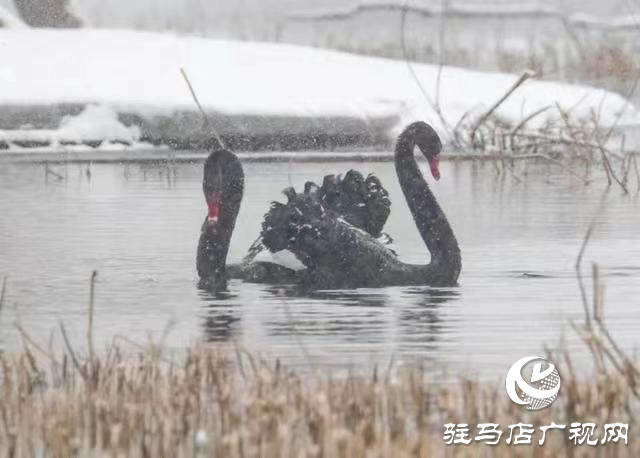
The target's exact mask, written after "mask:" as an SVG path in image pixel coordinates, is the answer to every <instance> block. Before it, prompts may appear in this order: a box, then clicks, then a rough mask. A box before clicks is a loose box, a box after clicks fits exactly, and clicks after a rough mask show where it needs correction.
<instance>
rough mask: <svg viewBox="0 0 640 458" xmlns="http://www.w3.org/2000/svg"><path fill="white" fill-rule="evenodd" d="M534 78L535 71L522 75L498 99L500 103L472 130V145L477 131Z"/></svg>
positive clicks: (481, 118)
mask: <svg viewBox="0 0 640 458" xmlns="http://www.w3.org/2000/svg"><path fill="white" fill-rule="evenodd" d="M533 76H535V72H534V71H533V70H527V71H525V72H523V73H522V75H520V78H518V79H517V80H516V82H515V83H513V86H511V88H509V90H508V91H507V92H506V93H505V94H504V95H503V96H502V97H501V98H500V99H498V101H496V102H495V103H494V104H493V105H492V106H491V107H490V108H489V109H488V110H487V112H486V113H485V114H484V115H482V116H481V117H480V119H478V121H477V122H476V123H475V125H474V127H473V128H472V129H471V133H470V135H469V138H470V139H471V143H473V139H474V137H475V134H476V131H477V130H478V129H479V128H480V126H482V125H483V124H484V123H485V122H486V121H487V119H489V117H490V116H491V115H492V114H493V113H494V112H495V111H496V110H497V109H498V108H499V107H500V105H502V104H503V103H504V102H505V101H506V100H507V99H508V98H509V97H511V95H512V94H513V93H514V92H515V91H516V89H518V88H519V87H520V86H522V84H524V82H525V81H527V80H528V79H529V78H532V77H533Z"/></svg>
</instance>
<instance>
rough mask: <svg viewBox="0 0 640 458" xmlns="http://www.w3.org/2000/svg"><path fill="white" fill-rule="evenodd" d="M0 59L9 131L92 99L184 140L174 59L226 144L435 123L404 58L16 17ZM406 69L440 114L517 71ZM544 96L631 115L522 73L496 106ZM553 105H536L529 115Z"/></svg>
mask: <svg viewBox="0 0 640 458" xmlns="http://www.w3.org/2000/svg"><path fill="white" fill-rule="evenodd" d="M0 62H2V66H1V67H0V129H4V130H5V131H6V130H8V129H13V130H14V132H13V133H14V134H15V133H16V132H17V131H16V129H21V130H23V131H24V124H30V126H29V128H32V129H46V128H48V129H52V128H56V127H57V126H58V125H60V119H59V118H60V117H58V119H55V115H50V114H49V116H45V115H43V114H42V111H43V107H53V108H52V112H53V113H65V109H61V107H76V108H75V109H76V111H79V109H78V108H77V107H78V106H80V107H82V106H84V105H90V104H98V105H100V106H102V107H106V108H103V109H105V110H114V112H117V113H118V114H119V122H120V123H124V124H127V125H128V126H131V125H134V124H135V125H136V127H134V128H133V129H136V128H137V129H139V130H140V137H139V138H141V139H143V140H144V139H150V140H158V139H159V140H160V141H166V140H167V139H174V140H175V139H177V140H178V143H180V140H183V141H184V142H185V143H187V144H188V143H189V141H190V140H191V139H192V138H196V137H204V136H207V135H206V134H205V133H203V131H202V120H201V117H200V115H199V113H198V112H197V110H196V108H195V106H194V102H193V100H192V99H191V96H190V94H189V91H188V89H187V87H186V85H185V82H184V81H183V79H182V76H181V75H180V71H179V69H180V68H181V67H182V68H184V69H185V70H186V71H187V73H188V75H189V77H190V79H191V81H192V83H193V85H194V87H195V89H196V91H197V93H198V97H199V98H200V101H201V102H202V105H203V106H204V107H205V109H206V110H207V111H208V112H209V113H210V114H211V116H212V119H213V121H214V124H215V125H216V127H217V129H218V130H219V132H220V134H221V135H222V136H223V137H227V138H230V139H236V142H235V143H234V142H232V144H234V145H235V146H236V147H238V146H237V145H240V148H241V147H242V145H243V139H245V138H254V139H255V138H259V139H262V141H263V143H264V145H265V148H267V149H268V147H269V146H271V147H273V148H286V147H287V145H283V144H282V142H283V141H287V139H291V138H295V137H296V136H308V137H311V138H316V137H323V136H324V137H326V138H330V137H332V136H340V135H343V136H345V142H344V143H346V144H348V143H349V141H351V140H353V141H356V140H359V141H361V143H363V144H366V143H367V142H371V143H375V142H381V141H384V139H389V138H391V136H392V135H393V134H395V130H397V128H399V127H400V126H401V125H402V124H404V123H406V122H409V121H410V120H414V119H425V120H427V121H430V122H431V123H433V124H434V125H435V126H436V127H439V128H442V125H441V122H440V118H439V116H437V115H436V112H435V110H434V107H433V106H432V104H431V103H430V102H429V101H428V100H426V98H425V97H424V95H423V94H422V92H421V90H420V88H419V87H418V85H417V84H416V82H415V81H414V79H413V78H412V76H411V72H410V71H409V68H408V66H407V64H406V63H405V62H398V61H391V60H386V59H379V58H368V57H359V56H354V55H350V54H344V53H339V52H334V51H325V50H319V49H312V48H305V47H300V46H292V45H280V44H270V43H251V42H230V41H222V40H207V39H199V38H185V37H177V36H173V35H169V34H152V33H139V32H131V31H114V30H64V31H63V30H28V29H27V30H1V31H0ZM413 69H414V71H415V73H416V75H417V77H418V79H419V80H420V82H421V84H422V86H423V87H424V89H425V91H426V92H427V94H428V97H429V98H430V99H431V101H432V102H433V101H435V100H436V99H439V101H440V105H441V111H442V116H443V118H444V119H445V120H446V122H447V123H449V124H451V125H455V124H456V123H457V122H458V120H459V119H460V118H461V117H462V116H464V115H465V114H467V117H468V116H469V113H471V114H473V113H476V114H480V113H482V112H484V110H486V109H487V107H489V106H490V105H491V104H493V103H494V102H495V101H496V100H497V99H499V98H500V97H501V96H502V95H503V94H504V92H505V91H506V90H507V89H508V88H509V87H510V86H511V85H512V84H513V82H514V81H515V80H516V79H517V77H516V76H514V75H507V74H498V73H482V72H477V71H470V70H464V69H460V68H452V67H444V68H442V74H441V78H440V85H439V88H440V89H439V96H438V97H436V87H438V84H437V81H438V67H437V66H432V65H414V66H413ZM555 103H558V104H559V105H560V106H561V107H563V108H564V109H566V110H570V111H571V114H572V116H574V117H577V118H580V117H591V115H592V111H595V112H597V113H598V114H599V117H600V121H601V123H602V124H604V125H607V124H614V123H620V124H625V125H629V124H640V113H639V112H638V110H637V109H636V108H635V107H633V106H632V105H631V104H630V103H628V102H627V101H626V100H625V99H624V98H622V97H620V96H619V95H616V94H613V93H610V92H606V91H603V90H600V89H594V88H589V87H585V86H573V85H568V84H561V83H550V82H540V81H528V82H526V83H525V84H524V85H523V86H522V87H521V88H519V89H518V90H517V91H516V92H515V93H514V94H513V95H512V96H511V97H510V98H509V99H508V100H507V101H506V102H505V103H504V104H502V105H501V106H500V107H499V108H498V110H497V111H496V115H497V116H499V117H500V118H501V119H503V120H505V121H508V122H511V123H513V124H517V123H518V122H519V121H520V120H521V119H523V118H525V117H526V116H527V115H529V114H530V113H533V112H535V111H536V110H540V109H541V108H543V107H546V106H549V105H554V104H555ZM16 110H18V111H20V112H21V114H20V116H17V115H15V113H16ZM557 113H558V110H547V111H546V112H545V113H544V114H543V115H541V116H538V117H536V118H535V119H534V121H533V122H536V123H542V122H544V121H547V120H549V119H550V118H556V117H557V116H558V114H557ZM30 117H32V118H33V119H31V118H30ZM109 122H110V121H109ZM122 127H123V128H124V126H122ZM125 129H126V128H125ZM99 130H100V129H99ZM132 132H133V131H132ZM443 133H444V131H443ZM2 135H9V134H7V133H6V132H5V133H3V134H2ZM56 135H58V134H54V135H53V136H54V137H55V136H56ZM56 138H61V137H60V136H59V135H58V137H56ZM269 138H277V141H276V142H275V143H274V142H269ZM256 144H258V145H260V144H261V143H260V142H257V143H256V142H248V143H246V145H247V147H248V148H253V147H256ZM294 144H295V142H294ZM313 145H314V144H313V142H312V143H311V145H310V146H313ZM322 145H323V144H322V143H321V142H320V143H317V144H316V146H318V147H322Z"/></svg>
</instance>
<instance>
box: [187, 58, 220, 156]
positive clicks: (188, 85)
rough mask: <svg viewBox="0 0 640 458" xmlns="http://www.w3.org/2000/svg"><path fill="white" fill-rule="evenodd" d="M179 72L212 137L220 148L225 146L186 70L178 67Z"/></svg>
mask: <svg viewBox="0 0 640 458" xmlns="http://www.w3.org/2000/svg"><path fill="white" fill-rule="evenodd" d="M180 73H182V77H183V78H184V81H185V82H186V83H187V87H188V88H189V92H191V97H193V101H194V102H195V103H196V105H197V106H198V109H199V110H200V114H201V115H202V118H203V119H204V123H205V127H206V128H208V129H210V130H211V132H212V133H213V135H214V137H215V138H216V140H217V141H218V145H219V147H220V148H222V149H225V148H226V147H225V145H224V142H223V141H222V138H221V137H220V135H218V132H217V131H216V129H215V128H214V127H213V123H212V122H211V120H210V119H209V116H207V113H206V112H205V111H204V108H202V105H201V104H200V100H198V96H197V95H196V91H195V90H194V89H193V86H192V85H191V81H190V80H189V77H188V76H187V72H186V71H185V70H184V68H180Z"/></svg>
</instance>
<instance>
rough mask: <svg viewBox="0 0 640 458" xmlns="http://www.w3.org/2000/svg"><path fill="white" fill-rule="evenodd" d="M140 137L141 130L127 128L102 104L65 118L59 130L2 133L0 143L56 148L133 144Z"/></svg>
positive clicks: (0, 133) (26, 130)
mask: <svg viewBox="0 0 640 458" xmlns="http://www.w3.org/2000/svg"><path fill="white" fill-rule="evenodd" d="M139 138H140V129H139V128H138V127H137V126H125V125H124V124H122V123H121V122H120V121H119V120H118V114H117V113H116V112H115V111H114V110H113V109H111V108H109V107H106V106H101V105H88V106H87V107H86V108H85V109H84V110H83V111H82V112H81V113H80V114H78V115H77V116H65V117H63V118H62V121H61V122H60V126H59V127H58V128H57V129H12V130H0V141H4V142H7V143H11V142H12V141H20V142H39V143H47V144H50V145H48V146H52V147H54V148H55V147H56V146H57V145H59V144H60V143H61V142H65V143H82V142H87V141H96V140H99V141H111V142H119V143H126V144H132V143H135V142H137V141H138V140H139Z"/></svg>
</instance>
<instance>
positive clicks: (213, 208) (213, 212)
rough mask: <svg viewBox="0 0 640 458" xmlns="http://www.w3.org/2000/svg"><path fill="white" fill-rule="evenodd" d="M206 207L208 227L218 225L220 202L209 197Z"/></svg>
mask: <svg viewBox="0 0 640 458" xmlns="http://www.w3.org/2000/svg"><path fill="white" fill-rule="evenodd" d="M207 206H208V207H209V214H208V215H207V223H209V226H215V225H216V224H218V215H219V214H220V201H219V200H218V199H217V198H215V197H211V198H210V199H207Z"/></svg>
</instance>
